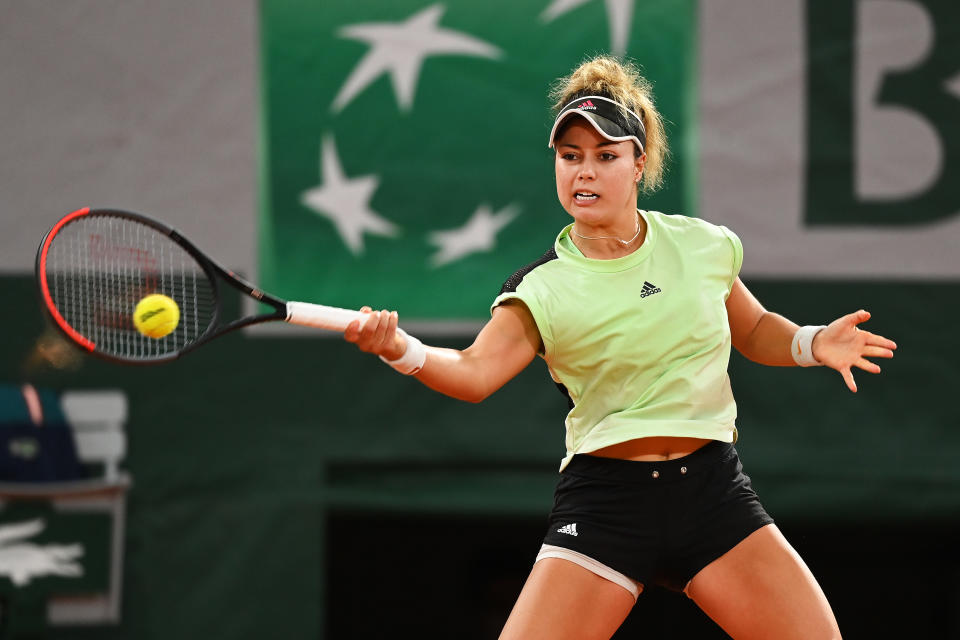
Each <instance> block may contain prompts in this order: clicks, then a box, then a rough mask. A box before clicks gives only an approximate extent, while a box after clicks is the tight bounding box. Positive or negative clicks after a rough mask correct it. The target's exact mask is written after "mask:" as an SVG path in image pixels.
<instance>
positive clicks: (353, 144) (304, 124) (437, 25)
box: [259, 0, 696, 324]
mask: <svg viewBox="0 0 960 640" xmlns="http://www.w3.org/2000/svg"><path fill="white" fill-rule="evenodd" d="M575 4H576V3H570V2H567V3H564V2H553V3H552V4H551V3H550V2H547V1H544V2H512V1H510V0H491V1H490V2H483V3H476V2H456V3H446V4H433V5H429V4H424V3H423V2H418V1H412V0H402V1H397V2H390V3H337V2H322V3H306V2H302V1H296V0H266V1H264V2H263V3H262V5H261V6H262V12H261V17H262V21H261V29H262V38H263V57H262V73H263V113H264V131H263V138H264V155H263V167H262V170H263V175H262V186H263V202H262V208H261V222H260V232H261V235H260V238H259V246H260V253H259V257H260V280H261V282H262V284H263V286H264V287H265V288H266V289H267V290H275V291H278V292H280V293H281V294H282V295H284V296H287V297H288V298H291V299H306V300H315V301H321V302H324V303H326V304H334V305H341V306H347V307H353V308H356V307H359V306H360V305H362V304H370V305H372V306H375V307H377V308H382V307H389V308H394V309H398V310H399V311H400V313H401V317H403V318H405V319H406V321H407V323H408V324H409V321H410V319H414V320H419V319H432V320H436V319H441V320H461V319H475V320H476V319H482V318H485V317H487V315H488V311H487V309H488V305H489V304H490V302H491V300H492V299H493V297H494V296H495V294H496V293H497V292H498V291H499V288H500V286H501V284H502V283H503V281H504V280H506V278H507V277H508V276H509V275H510V274H511V273H513V272H514V271H515V270H517V269H518V268H520V267H521V266H523V265H525V264H527V263H529V262H532V261H533V260H535V259H536V258H537V257H539V256H540V255H541V254H542V253H543V251H545V250H546V249H547V248H549V247H550V246H551V244H552V241H553V238H554V236H555V234H556V232H557V231H558V230H559V228H560V227H561V226H562V225H563V224H566V220H567V215H566V213H565V212H564V211H563V209H562V208H561V207H560V205H559V204H558V203H557V199H556V188H555V185H554V180H553V157H552V152H551V151H550V150H549V149H548V148H547V135H548V133H549V131H550V126H551V124H552V122H551V117H550V109H549V101H548V99H547V97H546V94H547V91H548V89H549V87H550V85H551V83H552V82H553V81H554V80H555V79H556V78H557V77H559V76H561V75H563V74H565V73H567V72H568V71H569V70H570V69H571V68H573V67H574V66H575V65H576V64H577V63H578V62H579V61H580V60H581V59H582V58H583V57H584V56H585V54H588V53H591V52H593V53H600V52H602V51H603V50H604V49H605V48H606V47H605V46H604V45H605V43H609V44H610V45H611V46H613V45H616V46H620V47H625V46H628V47H629V51H630V54H631V55H633V56H636V57H637V58H638V59H639V60H642V62H643V66H644V70H645V72H646V73H647V75H649V77H650V78H651V80H653V81H655V82H656V94H657V96H658V100H659V105H660V108H661V109H662V110H663V111H664V112H665V113H666V114H668V118H669V120H670V121H671V123H670V130H669V133H670V135H671V136H672V138H673V141H674V145H675V147H676V148H677V149H678V150H680V151H679V153H678V154H677V161H676V162H675V163H674V164H673V166H672V171H671V174H670V177H669V183H668V184H669V186H668V187H667V188H666V189H665V190H664V191H663V192H661V193H660V194H658V195H657V197H656V198H655V199H654V200H652V201H651V202H649V203H648V205H647V206H648V207H649V208H662V209H664V210H667V211H673V212H681V211H682V212H685V213H689V214H692V215H696V211H695V210H693V203H692V202H690V201H687V200H686V199H685V198H684V195H683V194H684V192H685V189H686V187H687V183H688V180H689V179H690V176H689V175H688V172H687V171H686V170H685V160H686V159H687V155H686V153H685V151H686V142H687V136H688V127H687V123H688V122H690V121H691V117H692V114H691V113H690V111H691V105H693V104H694V97H695V95H694V91H695V87H696V84H695V81H694V78H693V77H692V76H691V73H692V72H693V70H694V62H695V56H696V46H695V44H696V43H695V11H694V9H695V3H694V2H693V0H669V1H664V2H657V3H640V4H637V5H636V6H633V7H629V6H628V5H630V4H631V3H619V4H620V5H622V8H621V9H617V8H616V7H615V5H617V4H618V3H607V5H609V6H608V7H607V8H606V10H605V7H604V5H603V4H602V3H599V2H593V3H589V6H585V7H582V8H581V7H574V6H573V5H575ZM627 9H630V10H631V11H632V13H633V15H632V17H631V16H628V15H626V14H623V15H620V14H621V13H622V12H623V11H624V10H627ZM618 12H620V13H618ZM628 18H630V19H629V20H627V22H626V23H625V24H630V23H631V22H630V20H632V23H633V24H635V25H643V24H656V25H657V28H656V29H651V30H646V29H634V30H630V31H628V32H624V31H623V26H622V25H623V24H624V23H623V22H622V21H623V20H624V19H628ZM611 21H612V23H611Z"/></svg>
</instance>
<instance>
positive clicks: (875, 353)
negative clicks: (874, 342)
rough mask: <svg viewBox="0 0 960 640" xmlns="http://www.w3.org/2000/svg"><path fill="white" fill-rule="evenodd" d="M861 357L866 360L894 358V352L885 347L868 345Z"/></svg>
mask: <svg viewBox="0 0 960 640" xmlns="http://www.w3.org/2000/svg"><path fill="white" fill-rule="evenodd" d="M860 355H862V356H863V357H864V358H892V357H893V350H892V349H887V348H885V347H873V346H870V345H867V346H865V347H864V348H863V350H862V351H861V354H860Z"/></svg>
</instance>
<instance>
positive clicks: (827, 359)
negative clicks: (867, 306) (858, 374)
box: [812, 309, 897, 393]
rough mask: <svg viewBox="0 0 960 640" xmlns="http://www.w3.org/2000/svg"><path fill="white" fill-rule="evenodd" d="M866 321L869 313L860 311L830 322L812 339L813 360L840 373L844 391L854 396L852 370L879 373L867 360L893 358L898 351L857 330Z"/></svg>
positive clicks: (880, 338) (884, 340) (888, 342)
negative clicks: (845, 386)
mask: <svg viewBox="0 0 960 640" xmlns="http://www.w3.org/2000/svg"><path fill="white" fill-rule="evenodd" d="M869 319H870V312H869V311H864V310H862V309H861V310H860V311H857V312H855V313H848V314H847V315H845V316H842V317H840V318H837V319H836V320H834V321H833V322H831V323H830V324H829V325H828V326H827V328H826V329H824V330H823V331H821V332H819V333H818V334H817V335H816V337H815V338H814V339H813V345H812V348H813V357H814V358H816V359H817V360H818V361H819V362H821V363H823V364H824V365H826V366H828V367H830V368H831V369H836V370H837V371H839V372H840V375H841V376H843V380H844V382H846V383H847V387H848V388H849V389H850V391H853V392H854V393H856V392H857V383H856V382H854V380H853V372H852V371H851V368H852V367H859V368H861V369H863V370H864V371H869V372H870V373H880V367H879V366H878V365H877V364H875V363H873V362H871V361H870V360H867V358H892V357H893V351H894V349H896V348H897V344H896V343H895V342H894V341H893V340H888V339H887V338H884V337H883V336H878V335H876V334H873V333H870V332H869V331H864V330H862V329H860V328H858V327H857V325H858V324H861V323H863V322H866V321H867V320H869Z"/></svg>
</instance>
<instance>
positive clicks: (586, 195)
mask: <svg viewBox="0 0 960 640" xmlns="http://www.w3.org/2000/svg"><path fill="white" fill-rule="evenodd" d="M574 197H575V198H576V199H577V202H591V201H593V200H596V199H597V198H599V197H600V196H598V195H597V194H595V193H590V192H588V191H577V192H576V193H575V194H574Z"/></svg>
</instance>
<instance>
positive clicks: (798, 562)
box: [687, 524, 840, 640]
mask: <svg viewBox="0 0 960 640" xmlns="http://www.w3.org/2000/svg"><path fill="white" fill-rule="evenodd" d="M687 595H688V596H690V598H691V599H693V601H694V602H696V603H697V605H698V606H699V607H700V608H701V609H703V611H704V612H705V613H706V614H707V615H708V616H710V617H711V618H712V619H713V620H714V622H716V623H717V624H719V625H720V626H721V627H722V628H723V630H724V631H726V632H727V633H729V634H730V635H731V636H732V637H733V638H734V639H735V640H752V639H754V638H776V639H777V640H790V639H793V638H796V639H798V640H800V639H802V640H821V639H823V640H827V639H835V638H840V631H839V629H838V627H837V621H836V619H835V618H834V616H833V611H831V609H830V604H829V603H828V602H827V598H826V596H824V594H823V591H822V590H821V589H820V585H819V584H817V581H816V578H814V577H813V574H812V573H811V572H810V569H808V568H807V565H806V564H805V563H804V562H803V560H802V559H801V558H800V555H799V554H798V553H797V552H796V551H795V550H794V549H793V547H791V546H790V543H788V542H787V540H786V538H784V537H783V534H781V533H780V530H779V529H778V528H777V527H776V525H772V524H771V525H767V526H765V527H763V528H761V529H758V530H757V531H755V532H753V533H752V534H750V535H749V536H748V537H747V538H745V539H744V540H743V541H742V542H740V543H739V544H738V545H737V546H735V547H734V548H733V549H731V550H730V551H728V552H727V553H725V554H724V555H723V556H721V557H720V558H718V559H717V560H714V561H713V562H712V563H710V564H709V565H707V566H706V567H704V568H703V569H702V570H701V571H700V572H699V573H698V574H697V575H696V576H694V578H693V580H691V581H690V585H689V586H688V588H687Z"/></svg>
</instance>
